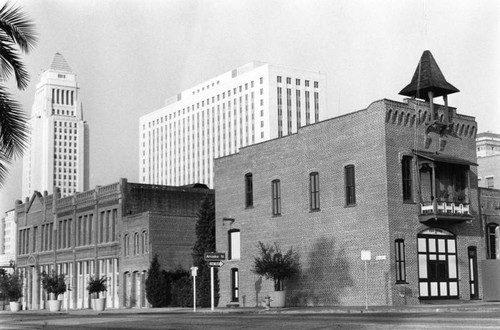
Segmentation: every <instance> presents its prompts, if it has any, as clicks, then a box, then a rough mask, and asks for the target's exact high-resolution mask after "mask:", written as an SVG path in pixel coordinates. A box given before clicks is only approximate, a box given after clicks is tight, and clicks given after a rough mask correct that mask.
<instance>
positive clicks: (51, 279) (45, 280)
mask: <svg viewBox="0 0 500 330" xmlns="http://www.w3.org/2000/svg"><path fill="white" fill-rule="evenodd" d="M42 287H43V288H44V289H45V291H47V294H48V295H49V310H50V311H51V312H58V311H59V310H60V309H61V301H60V300H59V299H58V297H59V295H60V294H64V293H65V292H66V282H65V280H64V274H59V275H58V274H57V273H55V272H52V274H50V275H49V274H47V273H45V272H43V273H42Z"/></svg>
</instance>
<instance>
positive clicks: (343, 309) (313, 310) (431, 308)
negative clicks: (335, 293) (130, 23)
mask: <svg viewBox="0 0 500 330" xmlns="http://www.w3.org/2000/svg"><path fill="white" fill-rule="evenodd" d="M433 312H435V313H439V312H500V302H482V301H479V302H473V303H459V304H457V303H454V304H453V303H449V304H420V305H408V306H368V309H366V308H365V306H329V307H285V308H272V307H271V310H269V311H267V310H265V309H264V308H258V307H236V308H227V307H217V308H215V309H214V311H212V310H211V309H210V308H197V309H196V313H203V314H212V313H215V314H229V313H230V314H252V313H268V314H281V313H289V314H304V313H305V314H321V313H329V314H335V313H433ZM67 313H68V312H66V310H61V311H60V312H57V313H51V312H49V311H48V310H31V311H30V310H25V311H20V312H17V314H19V315H23V314H24V315H27V314H30V315H34V314H35V315H37V314H53V315H57V314H67ZM168 313H175V314H179V313H182V314H191V313H193V308H185V307H167V308H132V309H107V310H105V311H103V312H94V311H93V310H91V309H70V310H69V314H70V315H113V314H115V315H116V314H118V315H119V314H168ZM2 314H11V312H10V311H0V315H2ZM12 314H14V313H12Z"/></svg>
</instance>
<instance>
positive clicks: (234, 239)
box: [228, 229, 240, 260]
mask: <svg viewBox="0 0 500 330" xmlns="http://www.w3.org/2000/svg"><path fill="white" fill-rule="evenodd" d="M228 239H229V242H228V243H229V244H228V247H229V249H228V252H229V253H228V259H229V260H234V259H240V230H239V229H231V230H229V231H228Z"/></svg>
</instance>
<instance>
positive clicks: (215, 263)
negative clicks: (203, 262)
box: [208, 261, 224, 267]
mask: <svg viewBox="0 0 500 330" xmlns="http://www.w3.org/2000/svg"><path fill="white" fill-rule="evenodd" d="M222 265H224V263H223V262H222V261H209V262H208V266H209V267H221V266H222Z"/></svg>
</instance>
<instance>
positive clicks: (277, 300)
mask: <svg viewBox="0 0 500 330" xmlns="http://www.w3.org/2000/svg"><path fill="white" fill-rule="evenodd" d="M269 296H270V297H271V307H285V297H286V291H272V292H269Z"/></svg>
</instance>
